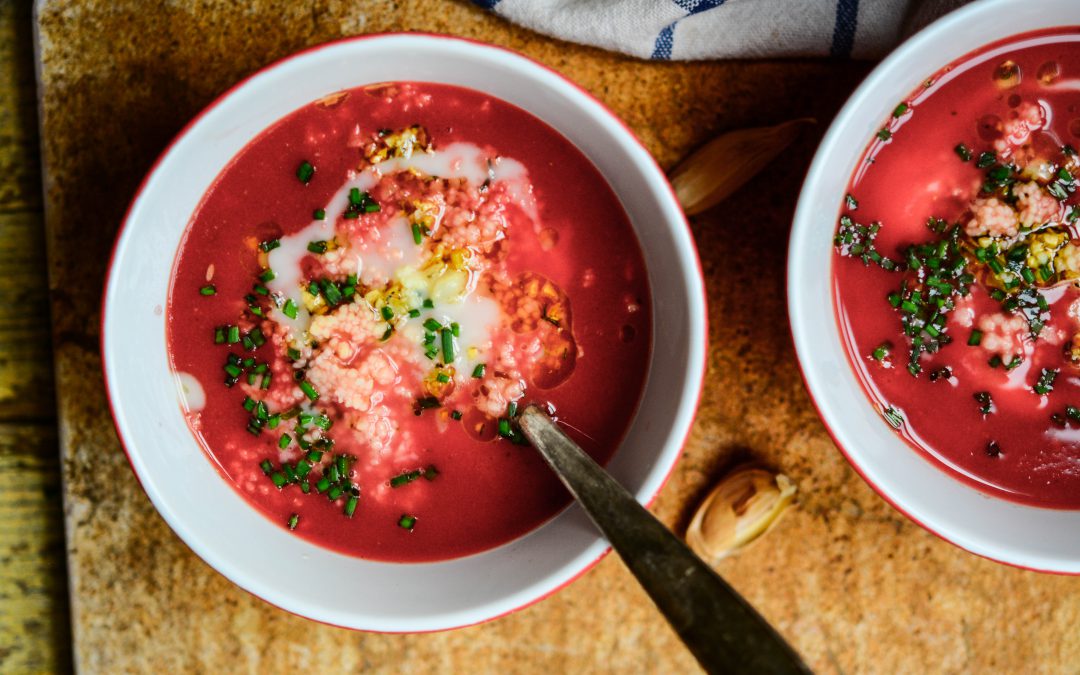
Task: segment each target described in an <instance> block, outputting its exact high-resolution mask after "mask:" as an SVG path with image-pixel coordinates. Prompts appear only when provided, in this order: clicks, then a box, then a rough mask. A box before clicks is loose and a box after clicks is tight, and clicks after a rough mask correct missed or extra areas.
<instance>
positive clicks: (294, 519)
mask: <svg viewBox="0 0 1080 675" xmlns="http://www.w3.org/2000/svg"><path fill="white" fill-rule="evenodd" d="M299 523H300V515H299V514H296V513H294V514H292V515H291V516H289V520H288V523H287V524H288V526H289V529H290V530H295V529H296V526H297V524H299Z"/></svg>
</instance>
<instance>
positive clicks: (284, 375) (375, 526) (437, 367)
mask: <svg viewBox="0 0 1080 675" xmlns="http://www.w3.org/2000/svg"><path fill="white" fill-rule="evenodd" d="M173 275H174V276H173V285H172V290H171V294H170V300H169V306H168V315H167V320H168V340H169V352H170V354H171V358H172V362H173V367H174V369H175V371H176V372H177V374H178V381H179V382H180V384H181V390H182V394H183V397H182V398H183V400H184V405H185V409H186V411H187V416H188V420H189V424H190V426H191V428H192V430H193V432H194V433H195V434H196V436H197V437H198V438H199V440H200V442H201V443H202V444H203V446H204V448H205V449H206V452H207V453H208V454H209V455H210V457H211V458H212V459H213V461H214V462H215V463H216V464H217V466H218V468H219V469H220V472H221V473H222V474H223V475H224V477H225V478H226V479H227V480H229V481H230V482H231V483H232V484H233V485H234V486H235V487H236V489H237V490H238V491H239V492H240V494H242V495H243V496H244V497H245V498H246V499H247V500H249V501H250V502H251V503H252V504H253V505H254V506H256V507H257V508H258V509H260V510H261V511H262V512H263V513H265V514H266V515H267V516H269V517H270V518H271V519H272V520H273V521H275V522H277V523H279V524H280V525H281V526H282V527H287V528H289V529H291V530H293V531H294V532H295V534H296V535H298V536H301V537H305V538H306V539H308V540H310V541H312V542H314V543H317V544H319V545H321V546H325V547H329V548H332V549H335V550H338V551H341V552H343V553H347V554H352V555H357V556H361V557H365V558H370V559H379V560H391V561H431V560H439V559H447V558H452V557H457V556H462V555H467V554H470V553H475V552H478V551H482V550H484V549H488V548H491V547H493V546H496V545H499V544H502V543H504V542H507V541H509V540H511V539H513V538H515V537H518V536H520V535H522V534H524V533H526V532H528V531H529V530H531V529H533V528H535V527H537V526H538V525H539V524H541V523H542V522H544V521H545V520H547V519H549V518H550V517H552V516H553V515H554V514H555V513H556V512H557V511H558V510H559V509H561V508H562V507H563V506H565V505H566V504H567V503H568V501H569V497H568V495H567V494H566V492H565V491H564V490H563V489H562V488H561V486H560V485H559V484H558V481H557V479H556V478H555V477H554V475H553V474H552V473H551V471H550V470H548V468H547V467H546V466H545V465H544V464H543V462H542V460H541V459H540V458H539V456H538V455H537V453H536V452H535V451H533V450H532V449H531V448H529V447H527V446H526V445H525V441H524V438H523V437H522V435H521V432H520V430H519V428H518V426H517V422H516V415H517V413H518V409H519V407H523V406H524V405H525V404H526V403H527V402H537V403H542V404H545V405H547V406H548V408H549V410H550V411H551V412H553V413H554V414H556V415H557V416H558V417H559V419H560V422H561V423H562V424H563V426H564V428H565V429H566V430H567V431H568V433H570V435H571V436H572V437H573V438H574V439H575V440H576V441H577V442H578V443H579V444H581V445H582V446H583V447H584V448H585V449H586V450H587V451H588V452H589V453H590V454H591V455H592V456H593V457H594V458H596V459H597V460H598V461H600V462H605V461H606V460H607V459H608V458H609V457H610V455H611V454H612V452H614V450H615V448H616V446H617V445H618V443H619V441H620V439H621V438H622V436H623V434H624V433H625V431H626V429H627V427H628V425H629V422H630V420H631V418H632V417H633V413H634V410H635V408H636V406H637V403H638V399H639V397H640V394H641V391H642V387H643V384H644V381H645V377H646V372H647V368H648V360H649V350H650V339H651V337H650V336H651V318H650V317H651V308H650V298H649V289H648V281H647V277H646V272H645V267H644V262H643V260H642V255H641V251H640V248H639V246H638V243H637V240H636V239H635V236H634V232H633V230H632V227H631V225H630V223H629V221H628V219H627V216H626V214H625V212H624V211H623V209H622V207H621V205H620V204H619V201H618V200H617V198H616V197H615V195H614V193H613V192H612V191H611V189H610V187H609V186H608V185H607V183H606V182H605V181H604V179H603V177H602V176H601V175H600V174H599V173H598V172H597V170H596V169H595V167H594V166H593V165H592V164H591V163H590V162H589V161H588V160H587V159H586V158H585V157H584V156H583V155H582V154H581V153H580V152H579V151H578V150H577V149H576V148H575V147H574V146H573V145H572V144H571V143H570V142H569V141H567V140H566V139H565V138H563V137H562V136H561V135H559V134H558V133H557V132H556V131H555V130H553V129H552V128H550V127H549V126H547V125H546V124H544V123H543V122H541V121H540V120H538V119H536V118H535V117H533V116H531V115H530V114H528V113H526V112H525V111H523V110H520V109H518V108H516V107H514V106H512V105H510V104H508V103H506V102H504V101H500V100H498V99H495V98H492V97H490V96H487V95H484V94H481V93H479V92H476V91H472V90H467V89H463V88H458V87H452V86H446V85H437V84H429V83H410V82H402V83H390V84H384V85H377V86H372V87H366V88H362V89H355V90H351V91H346V92H341V93H339V94H336V95H334V96H331V97H328V98H326V99H323V100H321V101H317V102H315V103H312V104H310V105H307V106H305V107H303V108H301V109H299V110H297V111H296V112H294V113H292V114H290V115H289V116H287V117H285V118H284V119H282V120H280V121H279V122H278V123H276V124H275V125H274V126H273V127H271V128H269V129H267V130H266V131H265V132H263V133H262V134H261V135H259V136H258V137H257V138H256V139H255V140H254V141H252V142H251V143H250V144H249V145H248V146H247V147H246V148H245V149H244V150H243V151H242V152H241V153H240V154H239V155H238V156H237V157H236V158H235V159H234V160H233V161H232V162H231V163H230V164H229V165H228V166H227V167H226V168H225V169H224V171H222V173H221V174H220V175H219V176H218V177H217V178H216V180H215V181H214V183H213V187H212V188H211V189H210V190H209V192H208V193H207V195H206V196H205V198H204V199H203V202H202V204H201V205H200V207H199V208H198V210H197V211H196V214H195V216H194V218H193V219H192V221H191V223H190V225H189V227H188V231H187V233H186V235H185V238H184V241H183V243H182V245H181V248H180V251H179V253H178V256H177V259H176V262H175V268H174V271H173Z"/></svg>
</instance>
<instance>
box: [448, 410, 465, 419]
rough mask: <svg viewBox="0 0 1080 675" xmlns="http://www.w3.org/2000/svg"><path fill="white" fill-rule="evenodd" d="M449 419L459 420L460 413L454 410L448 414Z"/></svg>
mask: <svg viewBox="0 0 1080 675" xmlns="http://www.w3.org/2000/svg"><path fill="white" fill-rule="evenodd" d="M450 417H451V419H455V420H460V419H461V418H462V414H461V411H460V410H455V411H454V412H452V413H450Z"/></svg>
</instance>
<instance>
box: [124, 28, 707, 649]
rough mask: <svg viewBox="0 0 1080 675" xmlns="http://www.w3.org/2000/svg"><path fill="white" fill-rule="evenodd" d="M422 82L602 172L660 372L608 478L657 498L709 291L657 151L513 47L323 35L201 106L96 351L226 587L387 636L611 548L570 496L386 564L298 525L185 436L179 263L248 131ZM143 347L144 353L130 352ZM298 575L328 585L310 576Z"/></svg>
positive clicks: (699, 356)
mask: <svg viewBox="0 0 1080 675" xmlns="http://www.w3.org/2000/svg"><path fill="white" fill-rule="evenodd" d="M392 80H413V81H429V82H439V83H446V84H455V85H460V86H465V87H471V88H474V89H478V90H481V91H484V92H486V93H489V94H491V95H494V96H497V97H499V98H502V99H504V100H506V101H509V102H511V103H514V104H516V105H517V106H519V107H521V108H524V109H525V110H528V111H530V112H531V113H533V114H534V115H536V116H537V117H539V118H541V119H542V120H544V121H546V122H547V123H548V124H550V125H552V126H553V127H555V128H556V129H557V130H559V131H560V132H561V133H562V134H564V135H565V136H566V137H567V138H569V139H570V140H571V141H572V142H573V143H574V144H575V145H577V146H578V147H579V148H580V149H581V150H582V151H583V152H584V153H585V155H586V156H588V157H589V158H590V159H591V160H592V161H593V162H594V164H596V166H597V167H598V168H599V169H600V171H601V173H603V174H604V176H605V177H606V178H607V180H608V181H609V183H610V184H611V186H612V188H613V189H614V190H615V192H616V194H617V195H618V197H619V199H620V200H621V201H622V203H623V205H624V207H625V209H626V211H627V213H628V214H629V215H630V219H631V221H632V223H633V225H634V228H635V230H636V232H637V236H638V238H639V240H640V242H641V245H642V249H643V252H644V254H645V262H646V266H647V268H648V272H649V280H650V284H651V287H652V293H653V303H654V317H655V319H654V331H653V341H654V342H653V343H654V344H657V345H663V346H664V347H663V349H655V350H653V352H654V353H653V355H652V362H651V364H650V374H649V378H648V381H647V385H646V391H645V393H644V396H643V399H642V402H641V405H640V408H639V411H638V414H637V415H636V417H635V419H634V422H633V425H632V427H631V429H630V432H629V434H628V436H627V440H626V441H625V442H624V443H623V445H622V446H621V447H620V449H619V450H618V451H617V453H616V454H615V456H614V458H613V459H612V461H611V463H610V465H609V469H610V471H611V473H612V474H613V475H614V476H615V477H616V478H617V479H618V480H619V481H620V482H622V483H623V485H625V486H626V487H627V488H628V489H629V490H630V491H631V492H633V493H634V494H635V495H636V496H637V498H638V499H639V500H640V501H643V502H645V501H648V500H651V499H652V498H653V497H654V496H655V494H656V492H657V491H658V490H659V489H660V487H661V485H662V483H663V481H664V479H665V478H666V476H667V474H668V472H669V471H670V469H671V467H672V466H673V464H674V462H675V460H676V459H677V457H678V454H679V451H680V448H681V446H682V443H683V441H684V439H685V436H686V433H687V431H688V429H689V426H690V422H691V420H692V416H693V411H694V407H695V403H696V401H697V396H698V392H699V388H700V384H701V381H702V376H703V371H704V353H705V351H704V349H705V346H704V341H705V328H704V321H705V308H704V292H703V287H702V281H701V276H700V272H699V267H698V263H697V258H696V254H695V251H694V248H693V244H692V241H691V239H690V236H689V231H688V228H687V227H686V224H685V219H684V218H683V216H682V213H681V211H680V209H679V207H678V205H677V203H676V202H675V199H674V197H673V195H672V194H671V191H670V188H669V187H668V185H667V182H666V180H665V178H664V176H663V174H662V173H661V172H660V170H659V169H658V168H657V167H656V164H655V162H653V160H652V158H651V157H650V156H649V155H648V153H647V152H646V151H645V150H644V149H643V148H642V147H641V145H640V144H639V143H638V142H637V141H636V140H634V138H633V136H632V135H631V134H630V132H629V131H627V130H626V128H625V127H623V126H622V124H621V123H620V122H619V121H618V120H617V119H616V118H615V117H614V116H613V115H612V114H611V113H610V112H608V111H607V110H606V109H604V108H603V106H601V105H600V104H599V103H597V102H596V101H595V100H594V99H592V98H591V97H590V96H588V95H587V94H585V93H584V92H582V91H581V90H580V89H578V88H577V87H575V86H574V85H572V84H571V83H569V82H568V81H567V80H565V79H563V78H562V77H561V76H559V75H557V74H556V73H554V72H553V71H550V70H548V69H546V68H544V67H542V66H539V65H538V64H536V63H534V62H532V61H530V60H528V59H525V58H524V57H521V56H518V55H515V54H513V53H511V52H507V51H505V50H501V49H497V48H493V47H487V46H482V45H478V44H475V43H471V42H467V41H462V40H455V39H449V38H445V37H441V36H423V35H389V36H374V37H368V38H355V39H351V40H345V41H342V42H337V43H332V44H329V45H324V46H322V47H318V48H315V49H312V50H309V51H307V52H303V53H301V54H298V55H296V56H293V57H290V58H288V59H286V60H284V61H282V62H279V63H277V64H275V65H273V66H271V67H269V68H267V69H266V70H264V71H261V72H260V73H257V74H256V75H254V76H252V77H251V78H249V79H248V80H246V81H245V82H243V83H242V84H240V85H238V86H237V87H235V88H234V89H232V90H231V91H230V92H228V93H227V94H226V95H224V96H223V97H222V98H221V99H219V100H218V101H217V102H216V103H214V104H213V105H211V106H210V107H209V108H207V109H206V110H205V111H204V112H203V113H202V114H201V115H200V116H199V117H198V118H196V120H195V121H193V122H192V123H191V124H190V125H189V126H188V128H187V129H185V131H184V132H182V133H181V135H180V136H179V137H178V138H177V140H176V141H174V143H173V145H172V146H171V147H170V148H169V150H168V151H167V152H166V153H165V154H164V155H163V156H162V158H161V159H160V160H159V161H158V164H157V165H156V167H155V168H154V170H153V171H152V172H151V174H150V175H149V176H148V177H147V179H146V181H145V183H144V184H143V186H142V188H141V189H140V192H139V194H138V196H137V197H136V199H135V201H134V203H133V204H132V207H131V209H130V211H129V213H128V217H127V220H126V222H125V225H124V228H123V230H122V232H121V235H120V238H119V239H118V241H117V245H116V250H115V253H114V258H113V262H112V267H111V268H110V275H109V281H108V284H107V288H106V294H105V301H104V302H105V309H104V318H103V357H104V362H105V374H106V379H107V385H108V390H109V396H110V400H111V402H112V406H113V412H114V417H115V420H116V424H117V428H118V431H119V433H120V436H121V439H122V441H123V443H124V444H125V446H126V449H127V452H128V454H129V457H130V459H131V463H132V466H133V467H134V469H135V471H136V473H137V475H138V477H139V479H140V481H141V483H142V485H143V487H144V488H145V490H146V492H147V494H148V495H149V496H150V498H151V500H152V501H153V503H154V505H155V506H156V507H157V509H158V511H159V512H160V513H161V514H162V516H163V517H164V518H165V520H166V521H167V522H168V523H169V525H170V526H171V527H172V528H173V530H175V531H176V533H177V534H178V535H180V537H181V538H183V539H184V541H185V542H186V543H187V544H188V545H189V546H191V548H192V549H193V550H194V551H195V552H196V553H197V554H198V555H199V556H201V557H202V558H203V559H204V560H206V561H207V562H208V563H210V564H211V565H212V566H213V567H215V568H216V569H217V570H218V571H220V572H221V573H223V574H224V575H225V576H226V577H228V578H229V579H231V580H232V581H233V582H235V583H237V584H238V585H240V586H242V587H244V588H245V589H247V590H248V591H250V592H252V593H254V594H256V595H258V596H260V597H262V598H263V599H265V600H267V601H269V602H271V603H273V604H275V605H278V606H280V607H283V608H285V609H288V610H290V611H292V612H295V613H298V614H301V615H304V616H307V617H310V618H313V619H316V620H319V621H323V622H326V623H331V624H336V625H341V626H347V627H351V628H360V629H369V630H381V631H422V630H437V629H443V628H450V627H456V626H462V625H468V624H471V623H476V622H478V621H483V620H486V619H489V618H492V617H495V616H498V615H500V614H503V613H505V612H508V611H512V610H514V609H517V608H520V607H522V606H524V605H526V604H528V603H530V602H532V601H535V600H537V599H539V598H541V597H543V596H544V595H546V594H547V593H550V592H552V591H553V590H555V589H557V588H558V587H559V586H560V585H562V584H565V583H566V582H568V581H569V580H571V579H573V578H574V577H575V576H576V575H578V574H580V573H582V572H583V571H584V570H586V569H587V568H588V567H589V566H590V565H591V564H592V563H593V562H595V561H596V560H597V559H599V557H600V556H602V555H603V553H604V552H605V551H606V550H607V546H606V543H605V542H604V541H603V540H602V539H601V538H600V537H599V536H598V535H597V533H596V532H595V530H594V529H593V527H592V526H591V524H590V523H589V522H588V520H587V518H586V517H585V515H584V513H583V512H582V511H581V510H580V509H579V508H578V507H577V506H572V507H570V508H568V509H567V510H566V511H564V512H563V513H561V514H560V515H559V516H557V517H556V518H555V519H553V520H552V521H550V522H548V523H547V524H545V525H544V526H542V527H540V528H538V529H537V530H535V531H533V532H532V533H530V534H528V535H527V536H525V537H522V538H520V539H517V540H515V541H513V542H511V543H509V544H506V545H504V546H501V547H499V548H496V549H493V550H491V551H488V552H485V553H481V554H477V555H474V556H470V557H466V558H461V559H457V560H452V561H446V562H439V563H426V564H410V565H403V564H390V563H381V562H371V561H365V560H360V559H357V558H351V557H346V556H343V555H340V554H337V553H334V552H331V551H327V550H324V549H321V548H319V547H316V546H314V545H312V544H310V543H308V542H306V541H304V540H302V539H300V538H297V537H293V536H290V535H289V534H288V533H287V532H286V531H285V530H284V529H283V528H281V527H279V526H277V525H276V524H273V523H271V522H269V521H268V520H266V519H265V518H264V517H263V516H262V515H260V514H259V513H257V512H256V511H255V510H254V509H253V508H251V507H249V506H248V505H247V503H246V502H244V500H243V499H242V498H241V497H240V496H239V495H238V494H237V493H236V492H235V491H234V490H233V488H232V487H231V486H229V485H228V484H226V482H225V481H224V480H222V479H221V478H220V476H219V475H218V474H217V472H216V471H215V470H214V468H213V466H211V463H210V462H209V461H208V460H207V458H206V456H205V454H204V453H203V452H202V450H201V449H200V447H199V446H198V445H197V443H196V441H195V440H194V438H193V437H192V435H191V432H190V431H189V430H188V428H187V426H186V424H185V421H184V418H183V416H182V414H181V411H180V405H179V402H178V399H177V393H176V392H177V389H176V386H175V384H174V382H173V381H172V377H173V376H172V374H171V372H170V370H169V364H168V359H167V353H166V342H165V317H164V311H163V309H164V306H165V302H166V297H167V292H168V285H169V273H168V270H170V269H171V267H172V262H173V257H174V254H175V251H176V250H177V247H178V245H179V243H180V240H181V237H182V235H183V233H184V230H185V227H186V225H187V223H188V221H189V219H190V217H191V215H192V212H193V211H194V209H195V207H196V206H197V205H198V203H199V201H200V200H201V198H202V195H203V194H204V193H205V191H206V190H207V188H208V187H209V186H210V183H211V182H212V180H213V179H214V177H215V176H216V175H217V174H218V173H219V172H220V170H221V169H222V168H223V167H224V166H225V165H226V163H227V162H228V161H229V160H230V159H231V158H232V157H233V156H234V155H235V154H236V153H237V152H239V151H240V150H241V149H242V148H243V147H244V146H245V145H246V144H247V143H248V141H249V140H250V139H251V138H253V137H254V136H255V135H257V134H258V133H259V132H260V131H262V130H263V129H265V128H266V127H267V126H269V125H270V124H271V123H273V122H275V121H276V120H278V119H279V118H281V117H283V116H284V115H286V114H288V113H289V112H291V111H293V110H295V109H296V108H298V107H300V106H302V105H304V104H306V103H308V102H310V101H313V100H315V99H318V98H320V97H323V96H325V95H327V94H330V93H333V92H335V91H339V90H341V89H347V88H351V87H356V86H360V85H364V84H369V83H375V82H383V81H392ZM136 355H137V356H136ZM298 579H312V580H317V582H316V583H310V584H304V585H302V586H301V585H300V584H298V583H297V580H298Z"/></svg>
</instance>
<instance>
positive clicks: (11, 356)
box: [0, 38, 56, 422]
mask: <svg viewBox="0 0 1080 675" xmlns="http://www.w3.org/2000/svg"><path fill="white" fill-rule="evenodd" d="M0 41H2V38H0ZM0 106H2V101H0ZM0 110H2V108H0ZM3 142H4V141H3V138H2V137H0V148H2V147H3ZM0 155H2V153H0ZM0 170H2V169H0ZM43 249H44V241H43V239H42V232H41V216H40V214H38V213H32V212H16V213H2V212H0V422H4V421H7V422H11V421H16V420H22V421H28V420H43V421H46V422H48V421H50V420H52V419H53V418H54V417H55V415H56V403H55V400H54V396H53V373H52V367H51V363H52V355H51V348H50V340H51V331H50V327H49V289H48V286H47V283H46V279H45V257H44V250H43Z"/></svg>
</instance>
